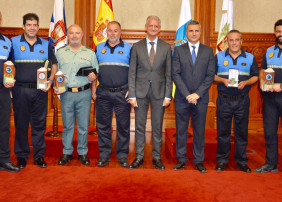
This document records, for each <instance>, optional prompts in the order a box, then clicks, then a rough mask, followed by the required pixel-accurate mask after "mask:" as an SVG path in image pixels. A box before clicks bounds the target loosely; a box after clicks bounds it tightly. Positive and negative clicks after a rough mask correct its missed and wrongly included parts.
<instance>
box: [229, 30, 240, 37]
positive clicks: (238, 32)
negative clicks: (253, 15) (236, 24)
mask: <svg viewBox="0 0 282 202" xmlns="http://www.w3.org/2000/svg"><path fill="white" fill-rule="evenodd" d="M231 33H237V34H239V35H240V38H241V39H242V33H241V32H240V31H239V30H237V29H232V30H230V31H229V32H228V34H227V38H228V36H229V34H231Z"/></svg>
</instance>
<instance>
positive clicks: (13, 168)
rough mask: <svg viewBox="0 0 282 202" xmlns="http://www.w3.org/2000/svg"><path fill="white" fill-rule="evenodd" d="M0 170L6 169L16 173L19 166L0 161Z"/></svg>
mask: <svg viewBox="0 0 282 202" xmlns="http://www.w3.org/2000/svg"><path fill="white" fill-rule="evenodd" d="M0 170H6V171H8V172H11V173H16V172H19V171H20V168H19V167H17V166H16V165H14V164H12V163H11V162H6V163H1V162H0Z"/></svg>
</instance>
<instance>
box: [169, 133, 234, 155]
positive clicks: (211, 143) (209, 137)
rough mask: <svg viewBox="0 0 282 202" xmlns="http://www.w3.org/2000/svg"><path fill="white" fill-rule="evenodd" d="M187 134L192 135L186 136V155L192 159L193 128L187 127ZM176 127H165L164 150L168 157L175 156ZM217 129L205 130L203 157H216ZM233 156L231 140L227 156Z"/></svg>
mask: <svg viewBox="0 0 282 202" xmlns="http://www.w3.org/2000/svg"><path fill="white" fill-rule="evenodd" d="M188 134H190V135H191V136H192V137H189V138H187V157H188V159H193V158H194V156H193V150H192V149H193V129H192V128H189V129H188ZM175 135H176V129H175V128H166V129H165V151H166V155H167V156H168V157H171V158H173V159H175V158H176V137H175ZM216 138H217V130H216V129H206V130H205V159H216V147H217V140H216ZM233 156H234V142H231V151H230V155H229V158H230V159H231V158H233Z"/></svg>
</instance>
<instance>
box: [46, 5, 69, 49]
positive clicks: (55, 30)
mask: <svg viewBox="0 0 282 202" xmlns="http://www.w3.org/2000/svg"><path fill="white" fill-rule="evenodd" d="M66 27H67V25H66V17H65V2H64V0H55V3H54V11H53V13H52V17H51V23H50V28H49V43H50V44H51V46H52V47H53V48H54V51H55V52H56V51H57V50H58V49H59V48H61V47H63V46H65V45H66V44H67V29H66Z"/></svg>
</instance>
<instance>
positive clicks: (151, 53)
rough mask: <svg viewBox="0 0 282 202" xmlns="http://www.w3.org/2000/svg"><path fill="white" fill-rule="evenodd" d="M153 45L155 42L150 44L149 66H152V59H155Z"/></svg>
mask: <svg viewBox="0 0 282 202" xmlns="http://www.w3.org/2000/svg"><path fill="white" fill-rule="evenodd" d="M154 43H155V42H150V44H151V50H150V63H151V66H153V63H154V58H155V50H154Z"/></svg>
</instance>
